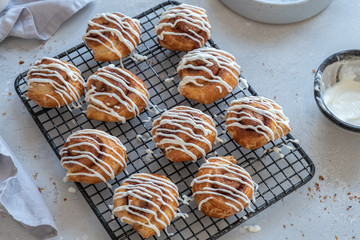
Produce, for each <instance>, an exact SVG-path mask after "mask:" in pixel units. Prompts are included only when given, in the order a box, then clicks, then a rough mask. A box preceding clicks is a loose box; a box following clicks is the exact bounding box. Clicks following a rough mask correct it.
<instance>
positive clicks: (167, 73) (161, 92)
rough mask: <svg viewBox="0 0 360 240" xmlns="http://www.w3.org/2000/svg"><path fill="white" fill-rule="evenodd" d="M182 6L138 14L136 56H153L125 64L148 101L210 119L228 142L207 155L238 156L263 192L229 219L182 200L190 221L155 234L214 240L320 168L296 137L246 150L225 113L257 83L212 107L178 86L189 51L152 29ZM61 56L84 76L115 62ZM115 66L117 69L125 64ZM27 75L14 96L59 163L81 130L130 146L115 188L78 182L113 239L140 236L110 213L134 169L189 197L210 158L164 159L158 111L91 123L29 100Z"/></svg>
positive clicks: (76, 53) (81, 54)
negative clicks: (154, 122) (157, 139)
mask: <svg viewBox="0 0 360 240" xmlns="http://www.w3.org/2000/svg"><path fill="white" fill-rule="evenodd" d="M177 4H179V3H178V2H174V1H167V2H164V3H162V4H159V5H157V6H155V7H153V8H151V9H149V10H148V11H146V12H144V13H142V14H140V15H138V16H136V17H135V18H137V19H139V20H140V21H141V25H142V35H141V43H140V44H139V46H138V47H137V49H136V51H137V53H138V54H141V55H144V56H147V57H148V60H146V61H143V62H137V61H136V60H135V59H133V58H130V57H128V58H126V59H125V61H124V66H125V68H126V69H128V70H130V71H132V72H133V73H135V74H136V75H137V76H139V77H140V78H141V79H143V80H144V82H145V84H146V86H147V88H148V90H149V94H150V96H151V98H150V101H151V102H152V103H153V104H156V105H158V107H159V108H160V109H170V108H172V107H174V106H178V105H187V106H192V107H194V108H198V109H200V110H202V111H204V112H205V113H206V114H209V115H211V116H212V117H213V119H214V121H215V124H216V128H217V130H218V133H219V137H220V138H221V139H222V140H223V141H221V142H220V143H217V144H216V145H215V146H214V148H213V150H212V151H211V152H210V153H208V155H207V157H211V156H213V155H219V156H225V155H233V156H234V157H235V158H236V159H238V160H239V161H238V162H239V164H240V165H241V166H242V167H244V168H245V169H246V170H247V171H248V172H249V173H250V174H251V176H252V178H253V180H254V181H255V182H256V183H257V184H258V185H259V188H258V191H257V192H256V195H257V197H256V203H252V208H253V209H254V211H249V210H245V211H243V212H241V213H238V214H236V215H234V216H231V217H229V218H226V219H216V218H210V217H207V216H206V215H204V214H203V213H202V212H200V211H199V210H198V209H197V206H196V203H195V201H192V202H190V203H189V205H186V204H182V203H180V206H179V208H180V210H181V212H183V213H187V214H188V215H189V217H188V218H186V219H183V218H176V219H174V220H173V221H172V224H171V225H170V226H169V227H168V228H167V231H163V232H162V233H161V236H160V237H157V236H154V237H151V238H150V239H168V238H170V236H171V239H201V240H202V239H216V238H218V237H220V236H222V235H224V234H225V233H227V232H228V231H230V230H231V229H233V228H235V227H236V226H238V225H239V224H241V223H242V222H244V221H246V219H248V218H250V217H252V216H254V215H256V214H258V213H259V212H261V211H262V210H264V209H266V208H267V207H269V206H270V205H272V204H274V203H275V202H277V201H279V200H280V199H282V198H283V197H285V196H286V195H288V194H289V193H291V192H293V191H294V190H295V189H297V188H299V187H300V186H302V185H304V184H305V183H306V182H308V181H309V180H310V179H311V178H312V177H313V175H314V172H315V167H314V164H313V163H312V161H311V160H310V158H309V157H308V156H307V154H306V153H305V152H304V151H303V150H302V148H301V147H300V146H299V145H298V144H297V143H294V141H293V139H294V138H293V137H292V136H291V135H290V134H288V135H287V136H286V137H284V138H282V139H279V140H277V141H275V142H270V143H268V144H267V145H266V146H264V147H262V148H260V149H257V150H252V151H250V150H246V149H243V148H241V147H240V146H239V145H238V144H236V143H235V142H234V141H233V140H232V139H231V138H230V136H229V135H228V134H227V133H226V131H225V127H224V126H225V119H224V111H225V109H226V108H228V106H229V103H230V102H231V101H232V100H233V99H236V98H239V97H243V96H249V95H257V93H256V92H255V91H254V90H253V88H251V86H249V88H248V89H246V90H242V89H240V88H239V87H237V88H236V89H235V90H234V91H233V93H231V94H230V95H229V96H227V97H226V98H224V99H222V100H219V101H217V102H215V103H213V104H209V105H203V104H199V103H195V102H193V101H191V100H188V99H186V98H184V97H183V96H181V95H180V94H179V93H178V91H177V84H178V82H179V81H180V78H179V76H178V75H177V73H176V66H177V64H178V62H179V61H180V59H181V57H182V56H183V55H184V53H181V52H173V51H169V50H167V49H164V48H162V47H160V45H159V44H158V43H157V41H156V34H155V31H154V27H155V24H157V21H158V19H159V17H160V15H161V13H162V12H164V11H165V9H166V8H167V7H168V6H169V5H177ZM208 45H210V46H212V47H215V48H218V47H217V45H216V44H215V43H214V42H213V41H212V40H209V41H208ZM57 58H60V59H62V60H65V61H69V62H71V63H73V64H74V65H75V66H77V67H78V68H79V69H80V70H81V72H82V74H83V77H84V78H85V79H87V78H88V77H89V76H90V75H91V74H92V73H94V72H95V71H96V70H97V69H98V68H99V67H103V66H106V65H108V64H109V62H102V63H99V62H96V61H94V59H93V54H92V52H91V50H90V49H89V48H87V46H86V45H85V44H84V43H82V44H79V45H77V46H75V47H73V48H71V49H69V50H67V51H65V52H63V53H61V54H60V55H58V56H57ZM112 63H113V64H115V65H116V66H119V62H112ZM25 78H26V72H24V73H22V74H20V75H19V76H18V77H17V78H16V80H15V89H16V92H17V93H18V95H19V96H20V98H21V100H22V101H23V103H24V104H25V106H26V108H27V109H28V111H29V112H30V114H31V116H32V117H33V119H34V121H35V122H36V124H37V125H38V127H39V129H40V130H41V132H42V133H43V135H44V136H45V138H46V140H47V141H48V142H49V144H50V146H51V148H52V149H53V150H54V151H55V153H56V155H57V156H58V157H59V159H60V154H59V152H60V150H61V148H62V147H63V145H64V143H65V141H66V139H67V137H68V136H69V135H70V134H71V133H73V132H75V131H77V130H79V129H86V128H97V129H102V130H105V131H106V132H108V133H110V134H112V135H114V136H117V137H118V138H119V139H120V140H121V142H122V143H123V144H124V145H125V146H126V149H127V155H128V166H127V168H126V170H125V171H123V172H122V173H121V174H120V175H118V176H117V177H116V179H114V180H111V181H109V183H110V184H111V185H112V189H110V188H108V187H107V186H106V185H105V184H104V183H100V184H95V185H87V184H81V183H76V186H77V187H78V188H79V190H80V192H81V193H82V195H83V196H84V198H85V199H86V201H87V202H88V203H89V205H90V207H91V208H92V209H93V211H94V213H95V214H96V216H97V217H98V218H99V220H100V222H101V223H102V225H103V226H104V227H105V229H106V231H107V232H108V233H109V235H110V237H111V239H142V238H141V236H140V235H138V234H137V233H136V232H135V231H134V230H133V229H132V228H131V227H130V226H129V225H127V224H124V223H122V222H120V221H119V220H118V219H117V218H114V217H113V216H112V214H111V204H112V196H113V190H114V189H115V188H117V187H118V186H119V185H120V184H121V182H122V181H123V180H124V179H125V178H127V177H128V176H129V175H131V174H133V173H135V172H151V173H157V174H163V175H166V176H168V177H169V178H170V179H171V180H172V181H173V182H174V183H175V184H176V185H177V186H178V188H179V193H180V195H181V196H182V195H187V196H190V195H191V187H190V183H191V181H192V179H193V178H194V176H195V174H196V172H197V170H198V168H199V167H200V165H201V164H202V163H203V162H204V160H203V159H201V160H198V161H197V162H195V163H193V162H180V163H173V162H170V161H169V160H167V159H165V158H164V157H163V154H162V153H161V152H160V150H158V149H156V147H155V144H154V142H153V141H152V140H151V138H150V134H149V133H150V130H151V119H155V118H157V117H158V116H159V114H156V113H153V112H152V111H149V110H145V111H143V112H142V113H141V114H140V116H139V117H136V118H134V119H131V120H130V121H127V122H126V123H125V124H120V123H105V122H100V121H96V120H88V119H87V118H86V114H85V113H84V112H83V111H84V110H86V109H84V108H80V109H71V111H70V110H69V109H68V108H67V107H62V108H59V109H56V108H53V109H50V108H42V107H40V106H38V105H36V104H35V103H34V102H32V101H31V100H28V99H27V98H26V96H25V93H26V92H27V85H26V81H25ZM171 78H174V80H172V79H171ZM81 101H82V102H83V107H84V106H86V103H85V101H84V98H82V99H81ZM295 142H296V141H295ZM274 147H278V148H279V149H281V151H282V154H283V156H281V155H280V154H278V153H276V152H275V151H272V150H271V149H273V148H274ZM149 150H151V151H149Z"/></svg>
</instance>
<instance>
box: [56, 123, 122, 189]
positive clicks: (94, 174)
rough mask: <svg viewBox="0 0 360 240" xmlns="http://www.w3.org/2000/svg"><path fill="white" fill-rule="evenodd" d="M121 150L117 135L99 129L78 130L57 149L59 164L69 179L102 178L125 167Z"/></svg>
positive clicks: (75, 180)
mask: <svg viewBox="0 0 360 240" xmlns="http://www.w3.org/2000/svg"><path fill="white" fill-rule="evenodd" d="M125 151H126V149H125V147H124V145H123V144H122V143H121V142H120V140H119V139H118V138H116V137H114V136H111V135H109V134H107V133H106V132H104V131H102V130H98V129H84V130H79V131H76V132H74V133H73V134H71V135H70V136H69V137H68V139H67V140H66V142H65V145H64V147H63V148H62V149H61V151H60V154H61V164H62V165H63V167H64V168H65V169H66V170H67V173H66V176H67V178H68V180H69V181H74V182H82V183H88V184H93V183H99V182H106V181H108V180H110V179H114V178H115V176H116V175H118V174H119V173H120V172H121V171H122V170H123V169H124V168H125V167H126V161H127V156H126V152H125Z"/></svg>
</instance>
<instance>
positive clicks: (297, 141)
mask: <svg viewBox="0 0 360 240" xmlns="http://www.w3.org/2000/svg"><path fill="white" fill-rule="evenodd" d="M289 142H292V143H296V144H299V143H300V141H299V139H289Z"/></svg>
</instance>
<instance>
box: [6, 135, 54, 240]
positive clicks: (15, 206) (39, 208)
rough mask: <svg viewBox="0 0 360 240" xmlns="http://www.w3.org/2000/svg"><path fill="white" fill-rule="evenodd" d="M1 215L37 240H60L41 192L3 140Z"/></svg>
mask: <svg viewBox="0 0 360 240" xmlns="http://www.w3.org/2000/svg"><path fill="white" fill-rule="evenodd" d="M0 211H3V212H5V213H8V214H9V215H11V216H12V217H13V218H14V219H15V220H16V221H17V222H19V223H20V224H21V225H23V226H24V227H25V228H26V229H27V230H28V231H29V232H30V233H31V234H32V235H33V236H34V237H35V238H38V239H48V238H52V237H56V235H57V228H56V226H55V223H54V220H53V217H52V215H51V213H50V211H49V209H48V208H47V206H46V204H45V202H44V200H43V198H42V196H41V194H40V192H39V190H38V188H37V187H36V185H35V184H34V182H33V181H32V180H31V178H30V177H29V175H28V174H27V173H26V172H25V171H24V169H23V168H22V166H21V164H20V162H19V161H18V160H17V159H16V157H15V155H14V154H13V153H12V152H11V150H10V148H9V147H8V146H7V144H6V143H5V141H4V139H2V138H1V136H0Z"/></svg>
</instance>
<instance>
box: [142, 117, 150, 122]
mask: <svg viewBox="0 0 360 240" xmlns="http://www.w3.org/2000/svg"><path fill="white" fill-rule="evenodd" d="M143 122H144V123H147V122H151V117H148V118H147V119H145V120H143Z"/></svg>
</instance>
